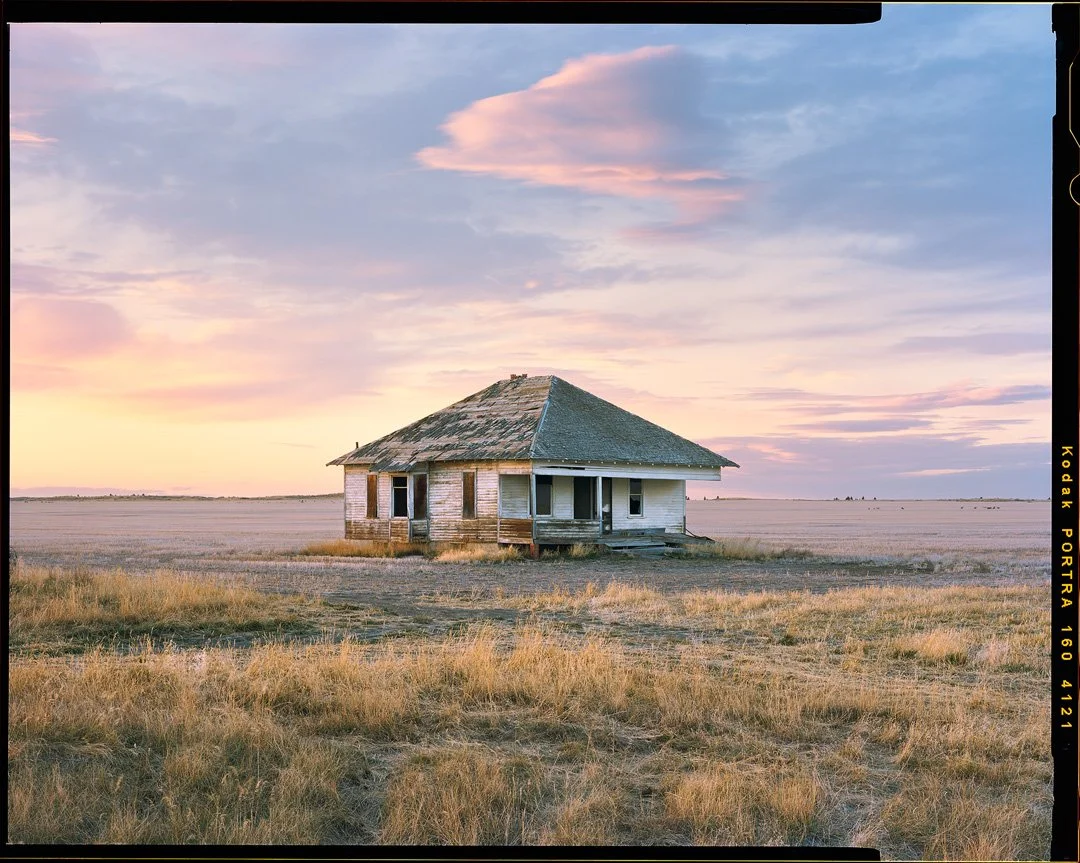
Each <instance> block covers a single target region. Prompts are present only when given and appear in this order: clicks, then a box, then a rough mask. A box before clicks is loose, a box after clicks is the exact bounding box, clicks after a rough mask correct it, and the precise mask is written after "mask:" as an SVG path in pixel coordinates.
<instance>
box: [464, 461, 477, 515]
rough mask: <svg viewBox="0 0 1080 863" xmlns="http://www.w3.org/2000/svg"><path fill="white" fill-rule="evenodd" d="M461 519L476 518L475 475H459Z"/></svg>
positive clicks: (473, 473) (472, 473) (469, 473)
mask: <svg viewBox="0 0 1080 863" xmlns="http://www.w3.org/2000/svg"><path fill="white" fill-rule="evenodd" d="M461 517H462V518H476V473H475V472H474V471H465V472H464V473H463V474H462V475H461Z"/></svg>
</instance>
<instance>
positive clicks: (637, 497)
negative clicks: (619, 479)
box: [630, 479, 644, 515]
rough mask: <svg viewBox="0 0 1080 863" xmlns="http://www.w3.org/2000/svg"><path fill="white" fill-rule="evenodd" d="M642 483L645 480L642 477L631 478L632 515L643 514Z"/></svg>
mask: <svg viewBox="0 0 1080 863" xmlns="http://www.w3.org/2000/svg"><path fill="white" fill-rule="evenodd" d="M642 485H643V481H642V480H640V479H632V480H630V515H641V514H642V500H643V498H644V494H643V493H642Z"/></svg>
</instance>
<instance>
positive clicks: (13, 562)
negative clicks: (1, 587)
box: [7, 546, 19, 574]
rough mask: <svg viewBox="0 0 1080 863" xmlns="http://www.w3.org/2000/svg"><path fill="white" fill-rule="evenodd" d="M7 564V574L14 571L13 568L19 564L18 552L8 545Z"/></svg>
mask: <svg viewBox="0 0 1080 863" xmlns="http://www.w3.org/2000/svg"><path fill="white" fill-rule="evenodd" d="M7 564H8V573H9V574H10V573H12V572H14V571H15V568H16V567H17V566H18V565H19V552H17V551H16V550H15V549H14V548H12V547H11V546H8V552H7Z"/></svg>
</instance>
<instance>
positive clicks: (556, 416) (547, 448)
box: [329, 375, 738, 471]
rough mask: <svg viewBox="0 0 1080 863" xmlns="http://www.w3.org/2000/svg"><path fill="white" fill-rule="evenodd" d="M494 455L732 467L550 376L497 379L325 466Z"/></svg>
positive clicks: (397, 464) (378, 466)
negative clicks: (471, 393) (489, 384)
mask: <svg viewBox="0 0 1080 863" xmlns="http://www.w3.org/2000/svg"><path fill="white" fill-rule="evenodd" d="M493 459H558V460H563V461H585V462H601V461H602V462H626V463H640V464H655V465H672V466H675V465H678V466H686V467H738V465H737V464H735V462H733V461H731V460H730V459H726V458H724V457H723V456H722V455H718V454H717V453H714V452H713V451H712V450H709V449H706V448H705V447H703V446H701V445H700V444H696V443H694V442H693V441H690V440H687V439H686V438H684V437H680V436H679V435H677V434H674V433H673V432H670V431H668V430H667V429H664V428H661V427H660V426H658V425H656V424H655V423H651V422H649V421H648V420H645V419H642V418H641V417H639V416H637V415H635V414H632V413H630V412H629V411H625V410H623V409H622V408H620V407H617V406H616V405H613V404H611V402H607V401H604V400H603V399H601V398H598V397H597V396H594V395H592V393H588V392H586V391H585V390H583V389H580V388H579V387H575V386H574V385H573V384H570V383H567V382H566V381H564V380H562V379H561V378H558V377H555V376H554V375H544V376H541V377H533V378H530V377H515V378H511V379H510V380H503V381H498V382H497V383H494V384H492V385H491V386H489V387H487V388H486V389H483V390H481V391H480V392H478V393H474V394H473V395H471V396H468V397H467V398H464V399H462V400H461V401H459V402H455V403H454V404H452V405H449V406H448V407H445V408H443V409H442V410H438V411H435V413H433V414H430V415H428V416H426V417H424V418H423V419H420V420H417V421H416V422H414V423H411V424H410V425H407V426H405V427H404V428H402V429H398V430H397V431H395V432H391V433H390V434H388V435H385V436H384V437H381V438H379V439H378V440H375V441H372V442H371V443H369V444H365V445H364V446H362V447H359V448H358V449H355V450H353V451H352V452H348V453H345V455H343V456H340V457H339V458H336V459H334V460H333V461H331V462H329V464H332V465H347V464H364V465H369V466H370V467H371V469H372V470H378V471H390V470H408V469H409V468H411V467H412V466H413V465H415V464H419V463H422V462H430V461H488V460H493Z"/></svg>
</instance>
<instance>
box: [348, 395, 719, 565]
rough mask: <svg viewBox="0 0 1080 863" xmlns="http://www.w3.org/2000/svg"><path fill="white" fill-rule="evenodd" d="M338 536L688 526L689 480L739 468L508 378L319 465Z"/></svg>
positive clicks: (552, 538)
mask: <svg viewBox="0 0 1080 863" xmlns="http://www.w3.org/2000/svg"><path fill="white" fill-rule="evenodd" d="M329 464H331V465H343V466H344V468H345V536H346V537H347V538H349V539H357V540H367V541H372V542H388V541H389V542H409V541H412V542H416V541H420V542H428V543H431V544H432V545H434V546H436V547H438V546H441V545H444V544H457V543H484V544H488V543H491V544H494V543H501V544H514V545H528V546H530V547H531V548H532V550H533V551H534V552H535V551H536V550H537V549H538V548H540V547H542V546H549V545H569V544H573V543H603V542H605V541H609V540H611V539H614V538H617V537H627V536H630V535H634V534H641V535H644V534H650V533H652V534H655V533H665V532H667V533H673V534H674V533H678V534H682V533H683V532H684V531H685V529H686V481H687V480H688V479H693V480H719V479H720V471H721V469H722V468H725V467H738V465H737V464H735V462H733V461H730V460H729V459H726V458H724V457H723V456H721V455H717V454H716V453H714V452H712V451H711V450H708V449H706V448H705V447H703V446H700V445H698V444H696V443H694V442H693V441H689V440H687V439H686V438H683V437H679V436H678V435H676V434H674V433H672V432H669V431H667V430H666V429H663V428H661V427H660V426H658V425H655V424H654V423H651V422H648V421H647V420H644V419H642V418H641V417H638V416H635V415H634V414H632V413H630V412H628V411H625V410H623V409H622V408H619V407H616V406H615V405H613V404H611V403H610V402H606V401H604V400H603V399H601V398H597V397H596V396H594V395H592V394H591V393H587V392H585V391H584V390H582V389H579V388H578V387H575V386H574V385H573V384H569V383H567V382H566V381H564V380H562V379H561V378H557V377H554V376H551V375H546V376H542V377H528V376H527V375H524V374H522V375H511V376H510V379H509V380H502V381H499V382H497V383H494V384H492V385H491V386H489V387H488V388H487V389H484V390H481V391H480V392H478V393H475V394H474V395H471V396H469V397H468V398H464V399H462V400H461V401H459V402H456V403H454V404H452V405H450V406H449V407H445V408H443V409H442V410H439V411H436V412H435V413H433V414H431V415H430V416H426V417H424V418H423V419H421V420H417V421H416V422H414V423H412V424H411V425H408V426H406V427H405V428H403V429H399V430H398V431H395V432H393V433H391V434H388V435H386V436H385V437H381V438H379V439H378V440H376V441H372V442H371V443H369V444H366V445H364V446H359V445H358V446H357V448H356V449H354V450H352V451H351V452H348V453H346V454H345V455H343V456H341V457H340V458H336V459H334V460H333V461H331V462H329Z"/></svg>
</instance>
